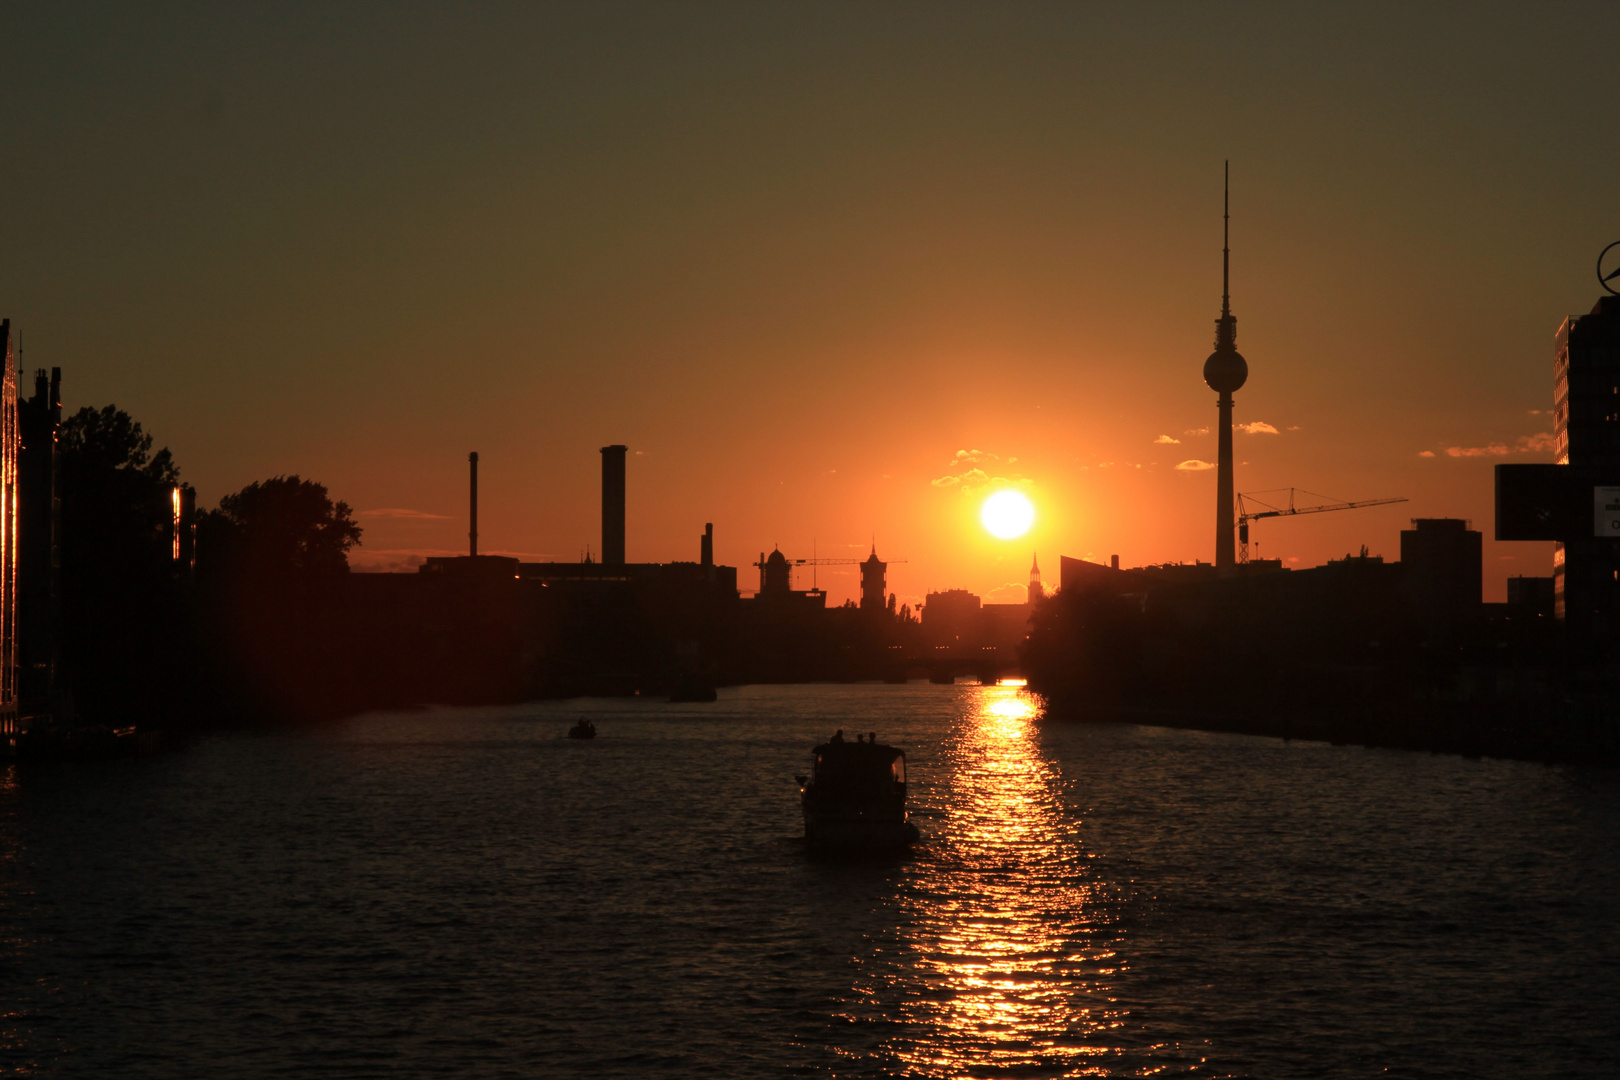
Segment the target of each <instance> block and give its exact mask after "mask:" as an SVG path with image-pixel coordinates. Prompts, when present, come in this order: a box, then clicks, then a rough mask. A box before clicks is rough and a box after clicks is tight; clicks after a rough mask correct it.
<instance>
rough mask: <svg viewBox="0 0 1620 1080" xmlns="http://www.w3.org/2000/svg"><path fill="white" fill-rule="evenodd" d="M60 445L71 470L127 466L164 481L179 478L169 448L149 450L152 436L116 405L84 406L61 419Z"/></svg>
mask: <svg viewBox="0 0 1620 1080" xmlns="http://www.w3.org/2000/svg"><path fill="white" fill-rule="evenodd" d="M60 445H61V448H62V457H63V460H64V463H65V464H67V465H68V467H69V468H71V469H73V470H74V471H78V472H90V471H95V470H113V469H129V470H132V471H134V472H138V473H140V474H142V475H143V476H145V477H147V478H148V479H150V480H155V481H158V482H159V483H164V484H172V483H174V482H176V481H177V480H179V479H180V469H179V467H178V466H177V465H175V463H174V455H173V454H171V453H170V452H169V448H168V447H167V446H165V447H164V448H163V449H161V450H159V451H158V452H157V453H155V454H154V453H152V436H150V435H148V434H146V432H145V431H143V430H142V429H141V425H140V423H139V422H138V421H136V420H134V419H133V418H132V417H131V416H130V415H129V414H128V413H127V412H124V411H123V410H122V409H120V408H118V406H116V405H107V406H104V407H103V408H101V409H95V408H92V407H90V406H88V405H86V406H85V407H84V408H82V409H80V410H79V411H78V412H76V413H74V414H73V415H72V416H70V417H68V418H67V419H66V420H64V421H62V430H61V444H60Z"/></svg>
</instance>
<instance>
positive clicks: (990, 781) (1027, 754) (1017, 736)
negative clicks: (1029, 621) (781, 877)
mask: <svg viewBox="0 0 1620 1080" xmlns="http://www.w3.org/2000/svg"><path fill="white" fill-rule="evenodd" d="M966 701H967V702H968V703H969V705H970V708H969V709H968V710H966V711H965V713H964V715H963V717H962V719H961V722H960V726H959V729H958V731H957V732H956V737H955V739H954V740H953V744H952V746H951V747H950V748H949V757H950V770H949V779H948V781H944V780H943V778H942V782H944V783H946V784H947V785H948V790H947V791H946V792H944V793H943V795H944V797H943V799H942V800H941V805H940V806H939V810H940V812H941V816H940V817H939V818H936V819H935V823H934V828H933V830H932V831H933V832H934V833H935V834H936V835H935V836H934V838H933V841H932V847H933V848H934V850H933V852H932V853H931V854H930V855H929V856H928V858H929V864H925V865H922V866H919V868H918V869H919V871H920V876H919V878H918V879H917V881H916V885H917V888H915V889H914V890H908V894H907V895H906V896H905V897H904V898H903V901H902V912H903V915H904V922H903V925H902V933H901V937H902V940H903V941H904V942H905V944H906V946H907V948H908V950H909V954H910V955H909V957H908V959H909V961H910V965H911V971H910V972H909V973H908V975H907V976H905V977H904V978H905V980H906V981H911V980H918V981H919V982H920V985H917V984H914V985H913V986H912V987H910V989H911V990H912V992H911V993H906V994H904V995H903V1002H902V1003H900V1009H899V1011H900V1012H901V1013H902V1018H903V1031H904V1034H903V1035H901V1036H900V1037H899V1038H897V1039H895V1040H893V1041H892V1043H891V1046H890V1049H891V1051H892V1052H893V1053H894V1054H895V1056H896V1057H898V1058H899V1059H900V1060H901V1061H903V1062H904V1063H905V1065H906V1066H907V1069H906V1071H907V1072H908V1073H909V1074H911V1075H942V1076H943V1075H950V1076H961V1075H978V1074H981V1073H999V1072H1003V1071H1009V1070H1010V1071H1019V1072H1022V1071H1024V1070H1029V1069H1035V1070H1038V1071H1039V1074H1040V1075H1043V1076H1084V1075H1097V1074H1106V1073H1107V1072H1109V1071H1110V1070H1109V1067H1108V1063H1107V1062H1108V1059H1109V1058H1111V1057H1112V1056H1114V1055H1116V1054H1117V1052H1118V1051H1117V1050H1116V1049H1115V1047H1116V1045H1117V1043H1116V1042H1115V1041H1113V1040H1111V1038H1110V1036H1111V1035H1113V1034H1114V1033H1115V1032H1116V1029H1118V1028H1119V1027H1120V1026H1121V1025H1122V1024H1123V1022H1124V1014H1123V1010H1121V1009H1119V1008H1118V1007H1117V1006H1116V1005H1115V1003H1114V1002H1113V1001H1112V1000H1111V998H1110V987H1111V983H1112V977H1113V976H1115V975H1117V974H1118V971H1117V960H1116V958H1115V956H1114V953H1113V951H1112V945H1113V931H1112V929H1111V928H1110V927H1109V926H1108V923H1109V922H1110V917H1109V914H1108V910H1107V905H1106V903H1104V902H1102V901H1103V898H1102V897H1101V895H1100V886H1099V885H1098V884H1097V883H1096V881H1095V880H1094V878H1093V876H1092V875H1091V874H1090V873H1089V871H1088V868H1087V865H1086V858H1085V855H1084V853H1083V850H1082V848H1081V846H1080V844H1079V843H1078V837H1077V836H1076V832H1075V830H1076V827H1077V826H1078V824H1079V823H1078V821H1075V820H1073V819H1072V815H1070V814H1066V813H1065V812H1064V809H1063V806H1062V803H1061V800H1060V797H1059V792H1060V780H1061V778H1060V776H1059V773H1058V769H1057V767H1056V765H1055V764H1054V763H1053V762H1052V761H1051V760H1050V759H1049V758H1048V757H1047V756H1046V755H1045V754H1044V753H1043V752H1042V749H1041V746H1040V739H1039V730H1038V727H1037V725H1036V723H1035V721H1036V719H1037V714H1038V709H1037V707H1036V703H1035V701H1034V700H1033V699H1031V698H1030V697H1029V696H1027V695H1026V694H1025V693H1023V691H1022V688H1021V687H1018V686H986V687H981V688H976V689H975V690H974V691H973V692H972V693H971V694H970V695H969V696H968V697H967V698H966ZM896 989H898V988H896Z"/></svg>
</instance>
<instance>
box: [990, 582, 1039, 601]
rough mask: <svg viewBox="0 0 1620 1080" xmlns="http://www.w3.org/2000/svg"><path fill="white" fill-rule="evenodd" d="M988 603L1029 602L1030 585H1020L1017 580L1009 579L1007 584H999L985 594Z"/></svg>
mask: <svg viewBox="0 0 1620 1080" xmlns="http://www.w3.org/2000/svg"><path fill="white" fill-rule="evenodd" d="M984 602H985V603H987V604H1024V603H1028V602H1029V586H1028V585H1020V584H1019V583H1018V582H1016V581H1009V582H1007V583H1006V584H1005V585H997V586H996V587H995V588H993V589H991V590H990V591H989V592H988V593H986V594H985V596H984Z"/></svg>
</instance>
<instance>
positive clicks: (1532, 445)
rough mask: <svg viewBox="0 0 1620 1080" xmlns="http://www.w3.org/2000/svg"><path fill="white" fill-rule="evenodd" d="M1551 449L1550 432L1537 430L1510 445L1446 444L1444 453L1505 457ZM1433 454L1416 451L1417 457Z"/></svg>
mask: <svg viewBox="0 0 1620 1080" xmlns="http://www.w3.org/2000/svg"><path fill="white" fill-rule="evenodd" d="M1552 449H1553V436H1552V432H1550V431H1538V432H1536V434H1534V435H1520V436H1519V438H1518V441H1517V442H1515V443H1514V444H1513V445H1512V446H1509V445H1508V444H1507V443H1499V442H1498V443H1487V444H1486V445H1484V446H1448V447H1446V449H1445V455H1446V457H1453V458H1474V457H1507V456H1508V455H1509V454H1546V453H1550V452H1551V451H1552ZM1434 456H1435V455H1434V451H1432V450H1422V451H1419V452H1418V457H1434Z"/></svg>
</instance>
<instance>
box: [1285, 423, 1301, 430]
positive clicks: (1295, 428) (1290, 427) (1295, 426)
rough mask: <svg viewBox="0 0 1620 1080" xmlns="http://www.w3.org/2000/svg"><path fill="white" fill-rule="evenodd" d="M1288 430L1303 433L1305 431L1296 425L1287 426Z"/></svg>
mask: <svg viewBox="0 0 1620 1080" xmlns="http://www.w3.org/2000/svg"><path fill="white" fill-rule="evenodd" d="M1288 430H1289V431H1304V430H1305V429H1304V428H1302V427H1300V426H1299V425H1298V424H1289V425H1288Z"/></svg>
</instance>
